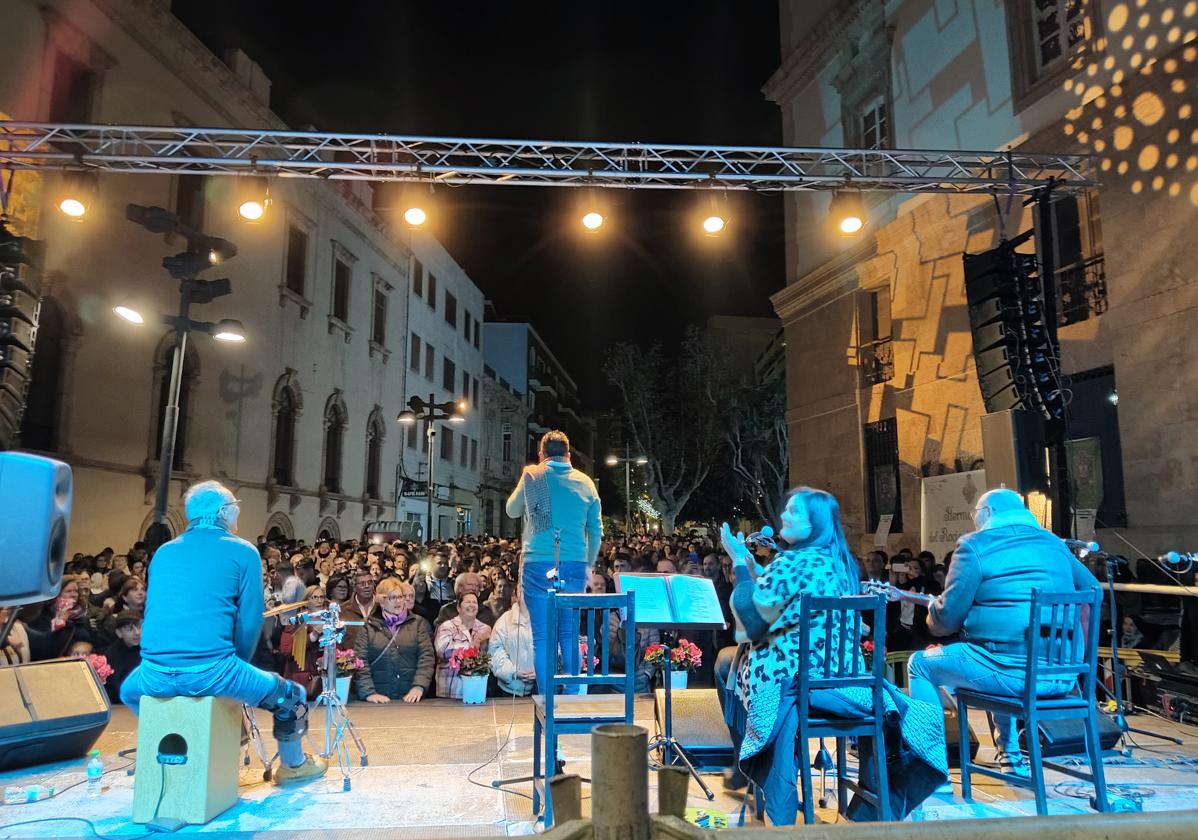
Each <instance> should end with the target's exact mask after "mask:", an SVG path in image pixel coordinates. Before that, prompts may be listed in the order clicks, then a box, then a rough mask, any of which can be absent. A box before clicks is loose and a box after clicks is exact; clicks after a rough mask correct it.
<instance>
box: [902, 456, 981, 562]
mask: <svg viewBox="0 0 1198 840" xmlns="http://www.w3.org/2000/svg"><path fill="white" fill-rule="evenodd" d="M984 492H986V471H985V470H970V471H969V472H960V473H951V474H949V475H937V476H933V477H931V478H925V479H923V481H922V482H920V494H919V495H920V504H919V525H920V547H921V549H922V550H924V551H930V552H932V553H933V554H935V555H936V560H937V561H939V560H941V559H942V558H943V557H944V555H945V554H947V553H948V552H950V551H952V550H953V549H954V548H956V547H957V539H958V538H959V537H960V536H961V535H962V534H968V533H969V532H970V531H972V530H973V519H972V518H971V517H970V513H971V512H972V511H973V505H974V503H975V502H977V500H978V496H980V495H982V493H984Z"/></svg>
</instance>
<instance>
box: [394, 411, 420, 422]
mask: <svg viewBox="0 0 1198 840" xmlns="http://www.w3.org/2000/svg"><path fill="white" fill-rule="evenodd" d="M395 420H396V422H398V423H404V424H405V425H406V424H408V423H415V422H416V412H414V411H412V409H410V408H405V409H404V410H403V411H401V412H399V416H398V417H396V418H395Z"/></svg>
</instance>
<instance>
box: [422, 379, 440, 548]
mask: <svg viewBox="0 0 1198 840" xmlns="http://www.w3.org/2000/svg"><path fill="white" fill-rule="evenodd" d="M432 401H433V399H432V394H430V395H429V403H430V404H431V403H432ZM424 436H425V439H426V440H427V441H428V488H427V490H428V493H427V494H426V495H427V496H428V538H427V539H425V542H428V541H429V540H431V539H433V538H434V537H433V534H434V532H435V530H436V529H435V528H434V527H433V472H434V465H435V464H436V462H437V461H436V458H435V457H434V454H433V440H434V439H435V438H436V436H437V430H436V428H435V427H434V426H433V415H431V414H430V415H429V417H428V420H426V421H425V431H424Z"/></svg>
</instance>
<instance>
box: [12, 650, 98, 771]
mask: <svg viewBox="0 0 1198 840" xmlns="http://www.w3.org/2000/svg"><path fill="white" fill-rule="evenodd" d="M111 716H112V712H111V711H110V709H109V706H108V695H107V694H105V693H104V689H103V688H102V687H101V685H100V681H99V680H98V679H97V677H96V673H95V671H93V670H92V669H91V666H90V665H88V664H87V662H85V661H84V660H82V659H59V660H53V661H50V662H33V663H31V664H28V665H14V666H10V667H5V668H0V770H11V769H12V768H14V767H28V766H30V765H33V764H48V763H50V762H53V761H63V760H65V759H71V758H81V757H83V756H85V755H87V751H88V750H90V749H91V748H92V745H93V744H95V743H96V740H97V739H98V738H99V737H100V733H102V732H103V731H104V727H105V726H107V725H108V720H109V718H110V717H111Z"/></svg>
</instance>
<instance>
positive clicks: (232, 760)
mask: <svg viewBox="0 0 1198 840" xmlns="http://www.w3.org/2000/svg"><path fill="white" fill-rule="evenodd" d="M241 721H242V708H241V704H240V703H238V702H236V701H233V700H228V699H226V698H223V697H143V698H142V700H141V703H140V708H139V709H138V718H137V775H136V777H135V778H134V782H133V821H134V822H136V823H148V822H151V821H153V820H155V819H162V818H166V817H171V818H175V819H178V820H182V821H183V822H185V823H190V824H192V825H202V824H204V823H206V822H208V821H209V820H211V819H212V818H213V817H215V816H216V815H217V814H219V813H221V812H222V811H225V810H227V809H229V808H231V807H232V806H233V805H236V804H237V774H238V772H239V770H240V766H241Z"/></svg>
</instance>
